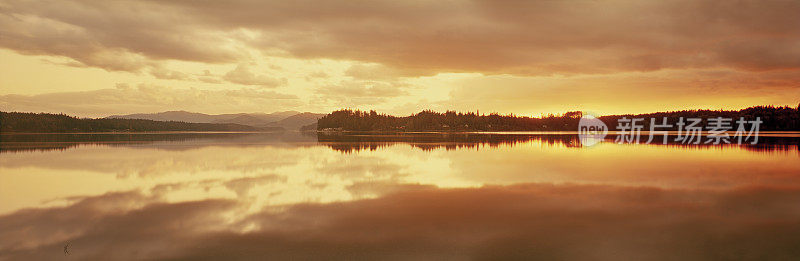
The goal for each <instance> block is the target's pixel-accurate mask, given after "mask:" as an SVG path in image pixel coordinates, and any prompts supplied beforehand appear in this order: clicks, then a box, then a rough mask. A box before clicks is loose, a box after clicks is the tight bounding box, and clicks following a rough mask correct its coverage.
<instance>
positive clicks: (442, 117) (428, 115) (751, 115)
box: [316, 106, 800, 131]
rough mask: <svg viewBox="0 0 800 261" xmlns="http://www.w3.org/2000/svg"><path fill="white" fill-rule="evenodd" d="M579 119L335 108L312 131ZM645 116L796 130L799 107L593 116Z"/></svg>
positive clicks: (552, 125) (612, 125) (530, 126)
mask: <svg viewBox="0 0 800 261" xmlns="http://www.w3.org/2000/svg"><path fill="white" fill-rule="evenodd" d="M582 116H583V113H582V112H579V111H573V112H567V113H564V114H561V115H553V114H550V115H546V116H542V117H538V118H536V117H526V116H515V115H513V114H512V115H500V114H497V113H491V114H488V115H486V114H479V113H477V112H466V113H462V112H455V111H447V112H444V113H439V112H434V111H430V110H425V111H422V112H420V113H417V114H413V115H410V116H405V117H398V116H392V115H387V114H379V113H376V112H375V111H369V112H367V111H359V110H348V109H345V110H338V111H334V112H331V113H330V114H328V115H325V116H323V117H322V118H320V119H319V120H318V121H317V126H316V129H317V130H319V131H577V130H578V124H579V121H580V119H581V117H582ZM623 117H624V118H628V119H632V118H644V120H643V121H641V122H640V124H641V125H642V126H643V127H644V130H647V129H649V126H650V119H651V118H654V119H656V123H657V124H659V123H661V120H662V119H663V118H667V122H668V124H670V125H672V126H673V127H671V128H663V129H660V130H669V129H677V126H676V123H677V122H678V120H679V119H680V118H681V117H683V118H684V119H688V118H700V119H702V123H701V124H699V126H702V127H705V126H707V123H708V122H707V121H708V119H711V118H717V117H722V118H729V119H733V120H732V125H733V127H734V129H735V128H736V120H739V119H740V118H744V119H745V120H748V121H751V120H755V119H756V118H758V119H760V120H761V121H762V123H761V124H760V129H761V130H764V131H800V106H798V108H791V107H787V106H783V107H775V106H754V107H750V108H746V109H742V110H684V111H670V112H656V113H647V114H626V115H609V116H601V117H598V118H599V119H600V120H601V121H603V122H604V123H605V124H606V125H607V126H608V127H609V129H610V130H612V131H613V130H617V124H618V120H619V119H622V118H623Z"/></svg>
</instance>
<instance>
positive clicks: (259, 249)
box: [0, 132, 800, 260]
mask: <svg viewBox="0 0 800 261" xmlns="http://www.w3.org/2000/svg"><path fill="white" fill-rule="evenodd" d="M798 141H800V136H799V135H797V134H794V133H777V134H776V133H773V134H768V135H765V136H764V137H761V139H760V140H759V144H758V145H688V146H687V145H682V144H675V143H668V144H666V145H664V144H661V142H660V141H659V142H655V144H615V143H613V135H612V136H609V137H606V140H605V141H604V142H601V143H599V144H596V145H594V146H591V147H584V146H582V145H581V143H580V140H579V138H578V136H577V135H576V134H575V133H550V134H548V133H513V134H509V133H394V134H382V135H376V134H374V133H351V134H330V133H328V134H325V133H320V134H302V133H296V132H285V133H148V134H51V135H40V134H19V135H6V134H4V135H2V140H0V260H5V259H8V260H55V259H59V258H64V252H63V251H62V248H63V246H64V245H65V244H67V243H68V242H69V244H70V249H71V250H70V255H69V258H74V259H79V260H93V259H94V260H98V259H102V260H129V259H321V258H322V259H345V260H352V259H421V258H422V259H455V260H462V259H493V260H496V259H531V258H539V259H583V260H586V259H589V260H631V259H633V260H640V259H647V260H675V259H681V260H707V259H732V258H735V259H790V258H791V257H794V256H798V255H800V250H799V249H798V248H797V247H796V246H797V245H798V244H800V236H798V235H800V233H799V232H800V206H798V205H797V202H800V150H798Z"/></svg>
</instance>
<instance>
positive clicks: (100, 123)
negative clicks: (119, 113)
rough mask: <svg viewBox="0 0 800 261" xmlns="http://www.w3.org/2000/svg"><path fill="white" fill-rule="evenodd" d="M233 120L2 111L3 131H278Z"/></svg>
mask: <svg viewBox="0 0 800 261" xmlns="http://www.w3.org/2000/svg"><path fill="white" fill-rule="evenodd" d="M278 130H283V129H282V128H278V127H272V128H259V127H253V126H246V125H241V124H233V123H225V124H218V123H192V122H178V121H154V120H142V119H105V118H101V119H80V118H76V117H72V116H67V115H64V114H49V113H22V112H0V131H2V132H36V133H46V132H140V131H278Z"/></svg>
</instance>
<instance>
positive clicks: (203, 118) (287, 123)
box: [106, 111, 325, 130]
mask: <svg viewBox="0 0 800 261" xmlns="http://www.w3.org/2000/svg"><path fill="white" fill-rule="evenodd" d="M324 115H325V114H319V113H310V112H297V111H283V112H273V113H233V114H216V115H215V114H204V113H197V112H188V111H166V112H159V113H137V114H128V115H111V116H108V117H106V118H107V119H145V120H154V121H180V122H190V123H223V124H224V123H234V124H241V125H246V126H253V127H258V128H263V127H281V128H284V129H286V130H297V129H300V127H303V126H306V125H311V124H315V123H317V119H319V118H321V117H322V116H324Z"/></svg>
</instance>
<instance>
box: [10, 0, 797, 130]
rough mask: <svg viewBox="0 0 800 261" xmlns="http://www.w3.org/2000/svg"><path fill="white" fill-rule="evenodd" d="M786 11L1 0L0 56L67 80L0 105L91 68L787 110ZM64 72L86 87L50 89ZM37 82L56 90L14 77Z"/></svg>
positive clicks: (420, 102)
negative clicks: (46, 65)
mask: <svg viewBox="0 0 800 261" xmlns="http://www.w3.org/2000/svg"><path fill="white" fill-rule="evenodd" d="M797 13H800V2H797V1H785V0H767V1H754V0H745V1H726V2H719V1H714V0H700V1H694V0H666V1H621V0H601V1H513V0H508V1H506V0H500V1H485V0H456V1H411V2H408V1H388V0H378V1H354V2H352V1H351V2H347V3H341V2H335V1H313V0H300V1H293V2H285V1H273V0H270V1H250V0H233V1H225V2H215V1H183V0H179V1H133V0H120V1H86V0H78V1H63V0H41V1H35V0H0V34H2V37H0V48H2V49H4V50H5V51H7V52H9V53H11V52H12V51H13V52H14V54H15V55H19V56H22V55H24V56H32V55H39V56H43V57H40V58H39V59H46V60H52V61H55V62H54V63H56V64H63V65H68V66H71V68H69V69H66V68H65V69H63V70H62V71H58V70H55V69H52V70H49V71H45V70H38V69H39V67H41V65H35V64H28V65H26V66H22V67H20V68H28V69H15V68H2V66H0V68H2V69H4V70H6V71H9V72H12V71H13V72H18V71H24V70H27V73H26V74H25V76H18V75H17V74H14V75H12V76H11V77H7V76H5V75H3V77H0V78H3V79H0V84H3V85H4V86H0V87H3V88H4V89H3V90H2V92H1V93H0V95H2V94H21V93H26V94H43V93H53V92H73V91H78V90H76V89H77V88H83V89H81V90H89V89H90V88H89V87H82V86H87V85H89V84H90V83H89V84H87V81H88V80H87V79H97V78H98V77H104V76H100V75H99V74H97V73H96V72H94V73H89V72H92V71H93V68H102V69H104V70H106V71H107V72H106V73H107V75H109V76H108V77H105V78H104V79H111V78H115V79H118V78H126V77H127V78H136V77H138V78H139V80H136V81H131V79H124V80H118V81H116V82H148V81H149V80H156V81H162V80H164V81H167V80H168V81H169V82H175V83H181V84H183V85H181V86H180V87H183V88H191V87H194V86H195V85H200V87H202V88H213V87H217V88H227V87H228V85H236V86H237V87H259V88H275V90H276V91H287V90H289V92H288V93H291V94H293V95H297V96H298V97H299V98H300V99H302V100H303V101H305V105H301V106H302V107H303V108H304V109H301V110H304V111H316V112H325V111H330V110H334V109H338V108H341V107H359V108H361V107H364V108H366V107H369V109H378V110H380V111H385V112H389V113H393V114H396V113H409V112H411V111H412V110H417V111H418V110H419V109H430V108H434V109H441V110H446V109H459V110H465V109H469V110H475V109H480V110H483V111H498V112H503V113H512V112H513V113H519V114H531V113H537V114H538V113H541V112H545V113H549V112H563V111H565V110H573V109H588V110H597V111H602V112H609V113H635V112H648V111H653V110H676V109H687V108H691V109H695V108H729V109H733V108H740V107H743V106H750V105H755V104H762V105H763V104H771V105H787V104H790V105H795V104H797V99H798V98H800V95H798V93H797V91H795V90H796V89H797V88H796V86H797V84H798V82H797V79H796V78H797V77H796V75H800V29H798V28H800V27H798V26H796V25H797V24H800V16H798V15H796V14H797ZM8 50H11V51H8ZM5 56H9V55H5ZM31 59H37V58H31ZM22 62H24V59H18V60H15V64H16V63H22ZM51 64H52V63H51ZM37 66H38V67H37ZM74 67H82V68H81V70H82V72H87V73H86V74H85V75H81V76H75V78H78V77H80V78H79V79H74V78H69V77H67V76H65V75H58V74H59V73H62V72H66V71H68V70H77V69H75V68H74ZM204 70H209V72H208V73H198V72H202V71H204ZM2 72H3V71H0V73H2ZM123 72H126V73H125V74H123ZM127 72H131V73H133V74H128V73H127ZM709 72H710V73H709ZM720 72H721V73H720ZM39 74H41V75H42V76H51V75H56V76H59V78H58V80H55V79H52V80H49V81H47V82H45V81H42V80H38V81H34V80H27V79H25V78H24V77H31V76H33V75H35V76H39ZM62 74H66V73H62ZM464 75H468V77H464ZM494 77H502V78H507V79H512V80H511V81H514V82H527V83H525V84H516V85H514V86H513V87H510V86H507V85H503V84H504V83H503V81H495V79H496V78H494ZM515 77H516V78H515ZM593 77H594V78H593ZM462 79H466V80H465V81H461V80H462ZM734 79H736V80H734ZM413 81H417V82H413ZM52 83H59V84H63V85H64V86H57V87H51V86H49V85H48V84H52ZM399 83H404V84H406V83H408V84H411V85H414V86H419V88H420V89H418V90H411V89H410V88H407V87H405V86H404V85H398V84H399ZM477 83H481V84H477ZM106 84H108V83H106ZM155 84H160V85H164V83H163V81H162V82H157V83H155ZM30 86H36V91H30V90H31V89H32V88H31V87H30ZM91 86H92V87H91V88H94V89H97V88H107V87H99V86H98V85H91ZM744 88H747V89H749V90H757V91H748V90H745V89H744ZM6 89H7V90H6ZM543 89H546V90H547V93H542V92H541V90H543ZM649 90H654V91H652V92H651V91H649ZM597 92H600V93H602V94H601V95H595V93H597ZM612 93H613V94H615V95H616V96H614V95H612ZM686 93H689V94H690V95H689V96H685V95H686ZM717 94H721V95H717ZM43 95H44V94H43ZM447 95H450V96H449V97H444V96H447ZM24 100H25V99H24V98H23V101H24ZM90 100H91V99H90ZM251 102H255V101H251ZM93 106H94V105H93ZM97 106H98V108H99V105H97ZM466 106H470V107H469V108H465V107H466ZM7 107H8V106H6V108H7ZM578 107H580V108H578ZM13 108H17V106H14V107H13ZM50 108H51V110H49V111H50V112H61V111H67V110H65V109H64V108H60V107H55V106H51V107H50ZM137 109H138V108H136V107H130V108H129V110H127V111H126V112H128V113H133V112H140V111H136V110H137ZM173 109H175V108H173ZM204 111H208V110H207V109H205V110H204ZM98 113H99V111H96V112H94V113H92V115H96V114H98Z"/></svg>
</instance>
